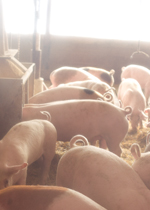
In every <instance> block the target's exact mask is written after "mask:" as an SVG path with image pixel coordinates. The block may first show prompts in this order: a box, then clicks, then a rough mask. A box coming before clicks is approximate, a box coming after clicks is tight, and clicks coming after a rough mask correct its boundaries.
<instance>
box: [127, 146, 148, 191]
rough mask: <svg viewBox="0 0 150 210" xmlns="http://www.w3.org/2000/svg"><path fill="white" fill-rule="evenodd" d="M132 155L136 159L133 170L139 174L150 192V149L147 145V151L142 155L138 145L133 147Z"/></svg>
mask: <svg viewBox="0 0 150 210" xmlns="http://www.w3.org/2000/svg"><path fill="white" fill-rule="evenodd" d="M131 153H132V155H133V157H134V159H135V161H134V162H133V164H132V168H133V169H134V170H135V171H136V172H137V174H138V175H139V176H140V178H141V179H142V180H143V182H144V184H145V185H146V186H147V188H148V189H149V190H150V147H149V145H148V144H147V148H146V151H145V152H144V153H141V148H140V146H139V145H138V144H137V143H134V144H132V145H131Z"/></svg>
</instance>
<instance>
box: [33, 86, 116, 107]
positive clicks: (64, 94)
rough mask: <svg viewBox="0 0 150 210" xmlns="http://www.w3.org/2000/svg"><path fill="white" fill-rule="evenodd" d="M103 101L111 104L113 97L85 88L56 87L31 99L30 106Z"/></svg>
mask: <svg viewBox="0 0 150 210" xmlns="http://www.w3.org/2000/svg"><path fill="white" fill-rule="evenodd" d="M98 98H100V99H102V100H104V101H108V102H111V101H112V99H113V96H112V95H111V93H105V94H104V96H103V95H102V94H100V93H99V92H97V91H94V90H91V89H87V88H84V87H76V86H74V87H71V86H70V87H69V86H63V87H55V88H52V89H49V90H46V91H43V92H40V93H38V94H36V95H34V96H32V97H31V98H30V99H29V104H31V103H33V104H38V103H39V104H42V103H49V102H53V101H61V100H69V99H98Z"/></svg>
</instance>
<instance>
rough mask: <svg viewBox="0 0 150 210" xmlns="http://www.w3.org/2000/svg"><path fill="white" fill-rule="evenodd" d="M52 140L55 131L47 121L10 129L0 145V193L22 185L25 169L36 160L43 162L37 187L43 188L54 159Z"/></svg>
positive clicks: (17, 125) (54, 139) (18, 124)
mask: <svg viewBox="0 0 150 210" xmlns="http://www.w3.org/2000/svg"><path fill="white" fill-rule="evenodd" d="M43 116H44V115H43ZM56 140H57V131H56V128H55V127H54V125H53V124H52V123H51V122H49V121H47V120H31V121H26V122H20V123H17V124H16V125H14V126H13V127H12V128H11V129H10V130H9V131H8V133H7V134H6V135H5V136H4V137H3V139H2V140H1V141H0V189H3V188H5V187H7V186H11V185H25V184H26V176H27V166H28V165H30V164H31V163H33V162H34V161H36V160H38V159H39V158H40V157H41V158H43V163H42V169H41V172H42V173H41V180H40V183H41V184H45V183H46V181H47V177H48V173H49V169H50V165H51V161H52V159H53V157H54V155H55V145H56Z"/></svg>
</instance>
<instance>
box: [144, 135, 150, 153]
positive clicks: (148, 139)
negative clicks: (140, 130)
mask: <svg viewBox="0 0 150 210" xmlns="http://www.w3.org/2000/svg"><path fill="white" fill-rule="evenodd" d="M149 151H150V132H149V133H148V134H147V136H146V147H145V150H144V152H149Z"/></svg>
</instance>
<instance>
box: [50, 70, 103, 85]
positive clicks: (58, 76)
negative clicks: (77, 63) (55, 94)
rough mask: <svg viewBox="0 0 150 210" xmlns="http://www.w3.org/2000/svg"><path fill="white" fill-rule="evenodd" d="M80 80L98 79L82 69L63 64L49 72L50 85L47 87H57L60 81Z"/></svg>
mask: <svg viewBox="0 0 150 210" xmlns="http://www.w3.org/2000/svg"><path fill="white" fill-rule="evenodd" d="M82 80H94V81H100V80H99V79H98V78H97V77H95V76H94V75H92V74H90V73H88V72H86V71H84V70H83V69H79V68H74V67H69V66H63V67H60V68H58V69H56V70H54V71H52V72H51V74H50V81H51V83H52V85H51V86H50V87H49V88H54V87H57V86H58V85H60V84H62V83H63V84H65V83H68V82H73V81H82Z"/></svg>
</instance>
